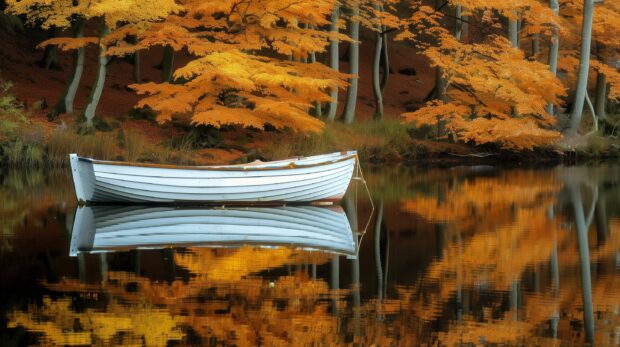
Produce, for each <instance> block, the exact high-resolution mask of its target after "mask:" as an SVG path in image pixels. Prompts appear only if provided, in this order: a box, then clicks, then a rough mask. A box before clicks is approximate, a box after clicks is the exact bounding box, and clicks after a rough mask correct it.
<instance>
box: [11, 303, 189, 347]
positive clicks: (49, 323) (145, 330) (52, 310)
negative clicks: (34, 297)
mask: <svg viewBox="0 0 620 347" xmlns="http://www.w3.org/2000/svg"><path fill="white" fill-rule="evenodd" d="M178 322H179V317H172V316H171V315H170V314H169V313H168V311H167V310H165V309H162V308H156V307H154V306H153V305H152V304H149V303H146V304H131V305H127V304H119V303H118V302H116V301H112V302H110V303H108V304H107V306H106V310H105V312H101V311H99V310H97V309H96V308H88V309H86V310H77V309H75V308H73V307H71V300H70V299H66V298H63V299H58V300H52V299H50V298H44V299H43V303H42V305H41V306H37V305H31V306H30V307H29V308H28V311H27V312H15V313H13V314H12V315H11V317H10V323H9V327H16V326H18V325H21V326H24V327H26V328H27V329H28V330H30V331H31V332H34V333H38V334H42V335H43V338H42V341H41V342H42V343H43V344H54V345H72V346H75V345H92V344H110V343H113V344H120V345H126V344H134V345H135V344H139V345H143V344H144V345H146V346H162V345H165V344H166V342H168V341H172V340H180V339H181V338H182V337H183V334H182V332H181V330H180V329H179V327H178Z"/></svg>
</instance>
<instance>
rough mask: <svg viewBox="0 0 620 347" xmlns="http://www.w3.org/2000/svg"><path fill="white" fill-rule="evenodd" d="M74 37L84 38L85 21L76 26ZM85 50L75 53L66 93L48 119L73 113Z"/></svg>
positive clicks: (78, 50)
mask: <svg viewBox="0 0 620 347" xmlns="http://www.w3.org/2000/svg"><path fill="white" fill-rule="evenodd" d="M74 36H75V37H76V38H80V37H83V36H84V21H83V20H81V19H78V21H77V22H76V23H75V26H74ZM84 55H85V53H84V48H83V47H82V48H78V49H77V50H76V51H75V64H74V66H73V73H72V74H71V77H70V78H69V81H68V82H67V85H66V87H65V90H64V92H63V93H62V96H61V97H60V100H58V102H57V103H56V105H55V106H54V108H53V109H52V110H51V111H50V113H48V115H47V117H48V118H49V119H50V120H53V119H54V118H56V117H57V116H58V115H59V114H61V113H72V112H73V101H74V100H75V94H76V93H77V89H78V86H79V85H80V80H81V79H82V71H84Z"/></svg>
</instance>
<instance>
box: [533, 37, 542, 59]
mask: <svg viewBox="0 0 620 347" xmlns="http://www.w3.org/2000/svg"><path fill="white" fill-rule="evenodd" d="M539 54H540V34H534V35H533V36H532V58H533V59H532V60H538V55H539Z"/></svg>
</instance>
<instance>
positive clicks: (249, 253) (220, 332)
mask: <svg viewBox="0 0 620 347" xmlns="http://www.w3.org/2000/svg"><path fill="white" fill-rule="evenodd" d="M330 258H331V256H329V255H325V254H319V253H313V252H303V251H294V250H291V249H287V248H276V249H258V248H251V247H244V248H240V249H237V250H228V249H207V248H194V249H190V251H188V252H185V253H176V254H175V256H174V259H175V261H176V266H179V267H181V268H183V269H186V270H188V271H190V273H191V275H190V278H189V279H187V280H181V279H175V280H174V281H172V282H170V283H169V282H157V281H153V280H150V279H147V278H145V277H141V276H137V275H135V274H133V273H127V272H113V271H110V272H107V274H106V276H104V278H105V281H102V282H101V283H98V284H85V283H82V282H80V281H78V280H62V281H60V282H59V283H54V284H46V287H48V288H49V289H51V290H53V291H57V292H66V293H91V294H92V293H97V297H98V298H100V299H101V300H104V299H103V298H106V299H105V303H101V302H99V303H97V304H95V306H100V305H101V304H104V305H105V309H104V312H105V314H103V313H102V314H101V315H99V316H97V317H98V318H99V319H104V318H105V319H107V318H110V319H113V318H114V317H116V318H117V320H118V322H122V321H123V319H129V318H131V312H133V311H135V312H136V313H138V314H140V315H144V316H148V317H153V319H152V320H149V321H147V322H146V323H145V325H144V326H143V327H142V329H147V330H148V331H138V330H136V329H135V328H134V327H133V325H131V324H130V323H127V324H124V325H117V326H115V325H111V323H110V324H108V323H106V325H105V329H104V330H102V331H105V334H104V333H102V332H101V331H98V330H93V331H92V332H90V333H89V334H90V335H88V336H83V335H79V334H78V335H76V334H77V333H78V332H80V331H81V329H75V326H72V325H70V324H69V325H68V323H67V321H68V320H67V319H65V318H63V317H66V316H67V315H68V316H70V317H71V319H70V320H72V321H76V322H79V324H78V325H79V326H80V327H81V326H86V325H88V324H94V323H91V322H92V321H93V318H92V316H93V315H94V314H95V312H99V311H98V310H96V309H95V308H92V309H90V308H89V309H86V310H84V311H80V310H76V309H74V308H71V307H70V306H68V305H65V306H66V308H65V311H68V312H67V313H66V314H64V315H53V314H47V313H45V312H47V311H46V310H48V311H49V308H48V306H49V307H57V306H59V305H60V306H62V305H64V304H63V300H67V299H59V300H57V301H51V300H49V299H47V300H46V302H45V304H44V305H43V307H36V306H31V307H29V309H28V311H27V312H16V313H14V314H13V315H12V318H11V325H12V326H16V325H22V326H25V327H26V328H27V329H29V330H31V331H35V332H40V333H43V334H45V335H46V339H44V340H45V341H65V342H66V341H70V339H71V338H73V337H74V336H81V337H80V338H81V339H82V341H108V340H109V339H111V338H118V337H119V336H125V335H127V334H130V335H132V336H134V337H135V338H141V337H140V336H142V338H143V339H144V340H147V338H148V339H151V341H154V343H151V344H158V345H161V344H165V343H166V341H171V340H178V339H180V338H181V337H182V336H184V335H186V334H181V335H179V334H180V331H181V330H183V331H186V332H187V331H188V330H187V329H190V330H191V331H192V334H193V335H195V336H198V337H200V339H203V341H205V340H208V341H218V342H219V343H224V344H225V345H233V344H234V345H239V346H242V345H247V346H253V345H256V344H257V343H259V342H260V343H263V344H265V345H269V346H273V345H295V346H298V345H312V344H315V345H316V344H322V345H326V344H329V345H331V344H333V343H338V341H339V338H338V336H339V335H338V329H337V328H338V320H337V318H336V317H334V316H332V315H330V314H329V304H330V303H329V300H328V299H329V298H330V294H331V293H330V290H329V288H328V285H327V282H325V281H322V280H318V281H317V280H312V278H311V277H310V276H309V271H308V269H309V268H310V267H309V266H308V264H311V263H316V264H323V263H327V262H328V261H329V259H330ZM285 265H291V266H294V267H296V268H298V269H299V270H300V271H295V273H293V274H291V275H288V274H285V275H279V276H277V277H276V278H275V279H273V280H268V279H265V278H263V277H261V276H258V275H256V274H257V273H259V272H262V271H266V270H269V269H277V268H280V269H282V268H283V267H284V266H285ZM339 292H342V291H339ZM342 293H344V292H342ZM338 299H339V300H341V298H340V297H339V298H338ZM63 307H64V306H63ZM42 313H43V314H42ZM102 324H103V323H102ZM89 326H90V325H89ZM128 326H129V327H130V330H131V331H132V332H131V333H128V332H126V331H127V327H128ZM46 327H47V328H46ZM102 329H103V325H102ZM84 331H89V330H88V329H84ZM156 332H157V333H156ZM147 333H153V334H155V333H156V334H155V335H154V336H148V337H147V335H145V334H147ZM59 334H60V335H62V336H58V335H59ZM141 334H142V335H141ZM50 335H53V336H50ZM65 342H59V343H65ZM87 343H90V342H87ZM151 344H149V343H147V345H151Z"/></svg>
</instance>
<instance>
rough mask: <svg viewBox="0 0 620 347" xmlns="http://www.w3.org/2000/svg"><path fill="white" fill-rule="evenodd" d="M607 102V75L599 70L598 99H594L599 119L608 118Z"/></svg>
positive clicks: (597, 79) (597, 77)
mask: <svg viewBox="0 0 620 347" xmlns="http://www.w3.org/2000/svg"><path fill="white" fill-rule="evenodd" d="M606 103H607V76H605V74H603V73H601V72H598V73H597V74H596V100H595V101H594V105H595V107H594V108H595V110H596V115H597V116H598V118H599V119H607V115H606V114H605V104H606Z"/></svg>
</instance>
